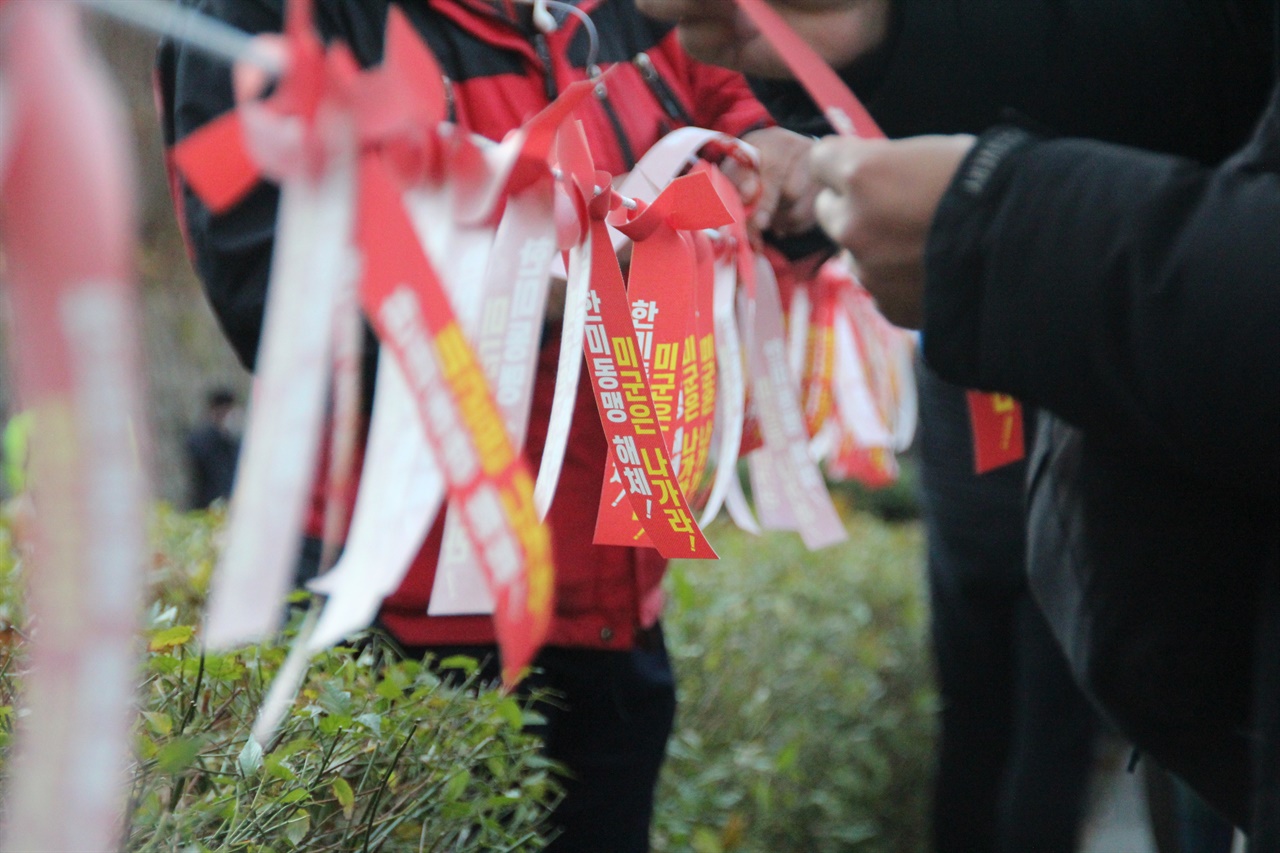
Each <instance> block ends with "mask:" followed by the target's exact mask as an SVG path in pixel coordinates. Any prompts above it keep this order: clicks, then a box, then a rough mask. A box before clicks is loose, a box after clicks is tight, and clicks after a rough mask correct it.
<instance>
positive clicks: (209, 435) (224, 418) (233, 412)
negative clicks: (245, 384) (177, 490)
mask: <svg viewBox="0 0 1280 853" xmlns="http://www.w3.org/2000/svg"><path fill="white" fill-rule="evenodd" d="M240 411H241V410H240V406H239V404H238V403H237V402H236V396H235V394H234V393H232V391H231V390H230V389H229V388H215V389H213V390H212V391H210V392H209V393H208V395H207V396H206V398H205V409H204V417H203V418H202V419H201V421H200V423H199V424H197V425H196V426H195V428H194V429H192V430H191V432H189V433H187V440H186V442H185V443H184V447H185V449H186V453H187V475H188V477H189V480H190V483H189V485H190V493H189V494H190V498H189V500H188V509H208V508H209V505H210V504H212V503H213V502H214V501H219V500H220V501H225V500H227V499H229V498H230V497H231V489H232V486H233V485H234V483H235V479H236V462H237V460H238V459H239V458H240Z"/></svg>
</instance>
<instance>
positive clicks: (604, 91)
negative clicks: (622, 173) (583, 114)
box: [587, 65, 636, 172]
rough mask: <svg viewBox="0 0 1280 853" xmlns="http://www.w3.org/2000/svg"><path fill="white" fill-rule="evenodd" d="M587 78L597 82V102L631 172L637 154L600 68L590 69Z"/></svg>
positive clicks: (596, 66) (592, 67)
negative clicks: (601, 77)
mask: <svg viewBox="0 0 1280 853" xmlns="http://www.w3.org/2000/svg"><path fill="white" fill-rule="evenodd" d="M587 76H589V77H590V78H591V79H592V80H595V81H596V88H595V95H596V100H597V101H599V102H600V106H601V108H602V109H604V114H605V116H606V117H607V118H608V119H609V124H610V125H612V126H613V135H614V136H615V137H617V139H618V148H619V150H620V151H621V152H622V161H623V164H624V165H625V166H626V171H628V172H630V171H631V170H632V169H634V168H635V167H636V152H635V149H634V148H632V147H631V140H630V139H628V138H627V131H626V130H625V129H624V128H623V127H622V119H620V118H618V113H617V111H616V110H615V109H614V108H613V102H612V101H610V100H609V89H608V87H607V86H605V84H604V81H603V80H600V66H598V65H593V66H591V67H590V68H588V69H587Z"/></svg>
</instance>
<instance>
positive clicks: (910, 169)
mask: <svg viewBox="0 0 1280 853" xmlns="http://www.w3.org/2000/svg"><path fill="white" fill-rule="evenodd" d="M973 144H974V138H973V137H972V136H920V137H916V138H914V139H904V140H901V141H897V142H890V141H883V140H882V141H866V140H859V139H837V138H835V137H832V138H829V139H824V140H822V141H821V142H819V143H818V144H817V145H815V146H814V148H813V154H812V156H811V158H810V161H809V165H810V170H811V172H812V174H813V178H814V180H815V181H817V182H818V183H819V184H821V185H822V186H824V187H825V189H823V191H822V192H821V194H820V195H819V196H818V200H817V216H818V222H819V223H820V224H821V225H822V227H823V228H824V229H825V230H826V232H827V233H828V234H829V235H830V236H831V239H833V240H835V242H836V243H837V244H839V245H840V246H843V247H844V248H846V249H848V250H849V251H850V252H851V253H852V254H853V259H854V262H855V263H856V266H857V272H858V279H859V281H861V282H862V284H863V286H865V287H866V288H867V290H869V291H870V292H871V294H872V295H873V296H875V298H876V302H877V304H878V305H879V308H880V312H881V313H882V314H884V316H885V317H886V318H888V320H889V321H890V322H892V323H894V324H896V325H899V326H904V327H907V328H918V327H919V326H920V323H921V320H922V319H923V307H924V306H923V303H924V251H925V243H926V242H927V240H928V237H929V228H930V226H931V225H932V223H933V217H934V214H935V213H936V212H937V210H938V202H940V201H941V200H942V196H943V193H945V192H946V189H947V186H948V185H950V183H951V180H952V178H953V177H954V176H955V173H956V170H957V169H958V168H959V167H960V163H961V161H962V160H964V157H965V155H966V154H968V153H969V150H970V149H971V148H973Z"/></svg>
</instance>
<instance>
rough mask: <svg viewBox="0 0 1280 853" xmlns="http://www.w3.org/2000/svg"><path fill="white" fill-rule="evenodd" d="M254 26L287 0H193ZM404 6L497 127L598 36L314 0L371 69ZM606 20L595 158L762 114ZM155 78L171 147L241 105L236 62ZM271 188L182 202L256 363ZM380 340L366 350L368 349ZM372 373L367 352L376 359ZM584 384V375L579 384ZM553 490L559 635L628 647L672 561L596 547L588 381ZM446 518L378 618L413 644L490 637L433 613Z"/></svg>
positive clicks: (188, 61) (547, 361)
mask: <svg viewBox="0 0 1280 853" xmlns="http://www.w3.org/2000/svg"><path fill="white" fill-rule="evenodd" d="M184 1H185V2H187V4H188V5H191V6H193V7H195V8H197V9H199V10H201V11H203V12H205V13H206V14H210V15H213V16H214V17H217V18H219V19H221V20H223V21H226V22H228V23H230V24H232V25H233V26H236V27H238V28H240V29H243V30H245V31H248V32H269V31H270V32H274V31H278V30H279V29H280V27H281V21H282V16H283V0H184ZM392 2H395V4H396V5H397V6H399V7H400V8H401V9H403V11H404V12H405V13H406V14H407V15H408V17H409V20H410V21H412V22H413V24H414V26H415V27H416V29H417V30H418V32H419V33H420V34H421V35H422V36H423V38H424V39H425V41H426V42H427V44H428V45H429V46H430V48H431V50H432V52H433V53H435V55H436V57H437V59H438V60H439V62H440V65H441V67H442V69H443V70H444V73H445V74H446V75H447V77H448V78H449V81H448V82H449V91H450V93H451V98H452V108H453V112H454V116H455V118H456V120H457V121H458V123H459V124H460V125H462V126H463V127H465V128H466V129H468V130H470V131H472V132H475V133H479V134H482V135H484V136H487V137H489V138H493V139H499V138H501V137H502V136H503V135H505V134H506V133H507V132H508V131H510V130H512V129H514V128H515V127H518V126H519V124H520V123H521V122H522V121H523V120H525V119H526V118H528V117H529V116H531V115H533V114H534V113H535V112H537V111H538V110H539V109H541V108H542V107H543V106H545V105H546V104H547V103H548V102H549V101H550V100H551V99H552V98H553V97H554V96H555V95H556V94H557V93H558V92H559V91H560V90H562V89H563V88H564V87H565V86H567V85H568V84H569V83H571V82H574V81H576V80H581V79H584V78H586V77H588V76H589V75H590V73H591V72H592V70H593V69H589V68H588V67H587V63H588V56H589V53H590V41H589V38H588V36H587V33H586V31H585V29H584V28H583V26H582V24H581V23H580V22H579V21H578V20H577V18H575V17H573V16H567V17H565V18H564V20H563V21H562V23H561V26H560V28H559V29H558V30H557V31H555V32H553V33H550V34H546V35H544V34H541V33H539V32H537V31H536V30H535V29H534V28H533V27H532V25H531V24H530V23H529V21H528V14H527V11H526V7H521V6H517V5H516V4H513V3H511V2H502V1H501V0H499V1H498V2H485V0H317V3H316V18H317V25H318V26H319V27H320V30H321V32H322V34H323V35H324V36H325V37H326V38H328V39H341V40H342V41H344V42H346V43H347V44H348V45H350V47H351V48H352V50H353V51H354V52H355V54H356V56H357V58H358V59H359V60H360V62H361V63H363V64H365V65H372V64H376V63H377V62H378V61H379V59H380V57H381V54H382V40H383V31H384V27H385V22H386V15H387V9H388V7H389V6H390V5H391V3H392ZM577 5H578V7H579V8H580V9H581V10H582V11H583V12H585V13H586V14H588V15H590V17H591V19H592V21H593V22H594V23H595V25H596V29H597V31H598V32H599V51H598V56H597V58H596V63H597V64H598V65H599V66H601V68H602V69H608V68H610V67H612V66H621V67H619V68H618V69H617V70H616V71H615V72H614V73H612V74H611V75H610V76H609V78H608V82H607V85H606V86H604V87H601V90H600V92H599V96H598V97H597V98H595V99H592V100H591V101H590V102H588V103H587V104H585V105H584V106H582V107H580V108H579V109H578V111H577V113H576V115H575V118H577V119H580V120H581V121H582V122H583V124H584V126H585V127H586V131H587V136H588V139H589V140H590V142H591V145H592V150H593V152H594V154H595V156H596V159H597V163H598V164H599V165H600V166H601V167H602V168H606V169H608V170H609V171H610V172H612V173H614V174H621V173H624V172H626V171H628V170H630V168H631V167H632V166H633V165H634V164H635V161H636V160H637V159H638V158H639V157H640V156H642V155H643V154H644V152H645V151H647V150H648V149H649V147H650V146H652V145H653V144H654V143H655V142H656V141H657V140H658V139H660V138H661V137H662V136H663V135H664V134H666V133H667V132H669V131H670V130H672V129H674V128H675V127H679V126H683V125H690V124H691V125H698V126H703V127H711V128H715V129H717V130H722V131H724V132H726V133H729V134H732V135H741V134H743V133H745V132H746V131H748V130H751V129H753V128H756V127H760V126H763V125H764V124H765V123H766V122H767V115H766V113H765V111H764V109H763V107H761V106H760V104H759V103H758V102H757V101H756V100H755V98H754V97H753V96H752V95H751V93H750V90H749V89H748V88H747V85H746V83H745V81H744V80H743V79H742V78H741V77H740V76H738V75H737V74H734V73H732V72H729V71H725V70H723V69H720V68H714V67H711V66H707V65H703V64H701V63H697V62H695V61H693V60H691V59H689V58H688V57H687V56H686V55H685V54H684V52H683V51H682V50H681V49H680V47H679V45H678V44H677V42H676V39H675V35H674V33H673V32H671V30H670V28H669V27H667V26H664V25H661V24H659V23H657V22H654V21H651V20H649V19H647V18H645V17H643V16H642V15H640V14H639V12H637V11H636V9H635V7H634V4H633V3H632V2H631V0H582V1H581V2H579V3H578V4H577ZM158 84H159V85H158V88H159V92H160V100H161V105H162V112H163V113H164V115H165V120H164V123H165V132H166V135H167V140H166V141H167V142H169V143H170V144H172V143H173V142H175V141H176V140H179V139H181V138H182V137H184V136H185V135H186V134H188V133H190V132H191V131H193V130H195V129H196V128H198V127H200V126H201V125H203V124H204V123H205V122H207V121H209V120H210V119H212V118H214V117H216V116H218V115H220V114H222V113H223V112H226V111H227V110H229V109H230V108H231V107H232V105H233V102H234V99H233V96H232V92H231V82H230V73H229V70H228V69H227V67H226V66H225V65H223V64H221V63H219V62H217V61H215V60H210V59H208V58H206V57H204V56H202V55H200V54H199V53H197V52H195V51H192V50H187V49H184V48H183V47H182V45H180V44H176V43H172V42H166V43H165V44H163V45H162V46H161V49H160V54H159V58H158ZM277 202H278V190H277V189H276V188H275V187H273V186H270V185H267V184H264V185H262V186H260V187H258V188H257V189H256V190H255V191H254V192H253V193H252V194H251V195H250V196H249V197H248V198H247V199H246V200H245V201H244V202H242V203H241V204H240V205H239V206H238V207H237V208H235V209H234V210H232V211H230V212H228V213H226V214H223V215H218V216H215V215H213V214H212V213H211V212H210V211H209V210H208V209H207V208H205V207H204V205H202V204H201V203H200V202H199V200H198V199H196V198H195V197H194V196H193V195H191V194H190V193H184V194H183V195H182V198H181V199H180V206H181V209H182V214H183V218H184V219H185V225H186V229H187V233H188V235H189V239H190V243H191V248H192V253H193V256H194V261H195V264H196V267H197V270H198V272H199V274H200V277H201V279H202V281H203V282H204V287H205V291H206V293H207V294H208V297H209V301H210V304H211V305H212V306H213V309H214V312H215V314H216V315H217V317H218V320H219V322H220V323H221V324H222V328H223V330H224V332H225V333H226V335H227V338H228V340H229V341H230V342H231V344H232V346H233V347H234V348H235V350H236V352H237V354H238V355H239V357H240V359H241V360H242V361H243V363H244V364H245V366H246V367H248V368H250V369H252V368H253V364H254V356H255V354H256V351H257V346H258V338H259V334H260V330H261V325H262V314H263V304H264V300H265V294H266V287H267V276H268V271H269V268H270V262H271V247H272V239H273V236H274V231H275V215H276V206H277ZM558 349H559V342H558V340H557V338H556V336H555V335H554V334H552V335H548V336H547V341H546V344H545V345H544V347H543V350H542V353H541V357H540V363H539V369H538V377H537V383H536V387H535V392H534V404H533V415H532V420H531V424H530V430H529V439H528V443H527V446H526V455H527V456H528V457H529V458H530V459H531V461H533V462H534V463H536V461H537V460H538V459H539V458H540V457H541V453H542V447H543V444H544V443H545V438H546V421H547V417H548V415H549V411H550V402H551V395H552V390H553V387H552V386H553V381H554V375H555V365H556V360H557V357H558ZM371 351H372V348H371ZM369 364H370V370H369V371H368V373H369V375H370V376H372V370H373V365H374V361H373V359H372V358H371V359H370V362H369ZM584 381H585V380H584ZM569 442H570V444H569V449H568V453H567V454H566V460H565V466H564V470H563V473H562V476H561V481H560V489H559V492H558V494H557V497H556V500H555V502H554V503H553V505H552V507H551V511H550V513H549V515H548V519H547V520H548V523H549V525H550V527H551V533H552V546H553V549H554V552H555V558H556V569H557V585H556V599H557V604H556V619H555V620H554V622H553V625H552V629H551V637H550V642H551V644H553V645H569V646H592V647H601V648H626V647H628V646H630V645H631V644H632V642H633V641H634V638H635V635H636V632H637V631H638V630H639V629H640V628H642V627H644V626H643V625H642V624H641V623H642V621H644V620H642V619H641V617H640V613H641V609H642V604H643V603H644V602H645V601H646V599H649V600H651V598H652V596H653V594H654V592H655V589H656V587H657V586H658V584H659V582H660V581H661V578H662V574H663V571H664V569H665V562H664V561H663V560H661V559H660V558H659V557H658V555H657V554H656V552H653V551H648V550H636V549H629V548H615V547H598V546H595V545H593V544H591V538H592V534H593V530H594V526H595V513H596V509H597V501H598V498H599V494H600V487H601V480H602V477H603V472H604V465H605V459H606V456H607V446H606V444H605V439H604V434H603V431H602V430H601V428H600V424H599V419H598V416H597V414H596V412H595V405H594V400H593V397H592V395H591V393H590V391H589V389H587V388H586V387H585V386H584V387H583V388H582V389H580V393H579V396H578V408H577V410H576V411H575V414H574V421H573V427H572V431H571V433H570V438H569ZM441 528H442V525H441V524H440V523H437V524H436V526H435V528H434V529H433V530H432V532H431V535H430V537H429V538H428V540H427V543H426V544H425V546H424V548H423V551H422V553H421V554H420V555H419V557H418V559H417V561H416V562H415V565H414V567H413V569H412V570H411V571H410V574H409V576H408V577H407V578H406V580H405V582H404V584H403V585H402V587H401V589H400V590H398V591H397V592H396V593H395V594H394V595H392V596H391V597H390V598H389V599H388V600H387V602H386V603H385V605H384V608H383V612H382V615H381V619H382V622H383V623H384V624H385V625H386V626H387V627H388V628H389V629H390V630H391V631H392V633H393V634H395V635H396V637H397V638H398V639H399V640H400V641H401V642H403V643H405V644H406V645H411V646H424V645H455V644H475V643H487V642H491V641H492V639H493V633H492V628H491V625H490V620H489V618H488V617H487V616H481V617H470V616H464V617H444V618H428V617H427V616H426V609H427V604H428V601H429V598H430V591H431V587H432V584H433V582H434V577H435V562H436V555H437V554H438V551H439V544H440V534H441Z"/></svg>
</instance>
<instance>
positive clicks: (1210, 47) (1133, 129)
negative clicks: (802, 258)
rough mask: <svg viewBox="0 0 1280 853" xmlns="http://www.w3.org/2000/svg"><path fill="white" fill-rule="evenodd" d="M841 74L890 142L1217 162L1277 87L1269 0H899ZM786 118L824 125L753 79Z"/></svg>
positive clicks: (807, 128)
mask: <svg viewBox="0 0 1280 853" xmlns="http://www.w3.org/2000/svg"><path fill="white" fill-rule="evenodd" d="M892 8H893V19H892V26H891V28H890V35H889V37H888V38H887V39H886V42H885V44H884V45H882V47H881V48H880V49H879V50H877V51H876V52H875V53H874V54H873V55H870V56H867V57H864V58H863V59H862V60H860V61H859V62H858V63H857V64H856V65H854V66H853V67H851V68H847V69H844V71H843V73H842V76H843V77H844V79H845V82H847V83H848V84H849V85H850V87H851V88H852V89H853V90H854V91H855V92H856V93H857V94H858V96H859V97H860V98H862V99H863V101H864V102H865V103H866V105H867V108H868V109H869V110H870V111H871V114H872V115H873V116H874V117H875V119H876V120H877V122H879V123H880V126H881V127H882V128H883V129H884V131H885V133H886V134H887V135H889V136H891V137H901V136H912V135H917V134H922V133H978V132H981V131H983V130H986V129H987V128H989V127H991V126H992V125H994V124H997V123H999V122H1000V121H1001V119H1002V116H1005V115H1007V114H1008V113H1009V112H1014V113H1017V114H1019V115H1021V116H1023V117H1025V118H1026V119H1027V120H1029V121H1030V122H1031V123H1034V124H1036V125H1038V126H1040V127H1043V128H1044V129H1045V130H1047V131H1049V132H1052V133H1056V134H1064V135H1071V136H1087V137H1092V138H1098V139H1106V140H1108V141H1112V142H1120V143H1123V144H1126V145H1136V146H1139V147H1143V148H1150V149H1153V150H1157V151H1167V152H1170V153H1177V154H1182V155H1184V156H1188V157H1193V158H1195V159H1197V160H1201V161H1202V162H1216V161H1218V160H1220V159H1222V158H1223V157H1224V156H1226V155H1227V154H1228V153H1230V152H1231V151H1233V150H1235V149H1236V148H1237V147H1238V146H1239V145H1240V143H1241V142H1242V141H1243V140H1244V138H1245V137H1246V135H1247V134H1248V132H1249V129H1250V128H1251V127H1252V126H1253V123H1254V121H1255V120H1256V119H1257V116H1258V115H1259V113H1261V111H1262V109H1263V107H1264V105H1265V103H1266V95H1267V91H1268V90H1269V87H1270V65H1269V62H1268V57H1269V56H1270V39H1269V36H1270V28H1269V27H1270V20H1269V17H1268V16H1269V8H1270V7H1269V4H1268V3H1267V2H1266V0H958V2H947V3H944V2H938V0H893V7H892ZM752 82H753V87H754V88H755V89H756V92H757V94H758V95H759V96H761V99H762V100H763V101H764V102H765V104H766V106H768V107H769V108H770V111H771V112H773V113H774V115H775V117H776V118H778V119H779V121H780V123H782V124H784V125H786V126H790V127H793V128H795V129H799V130H801V131H804V132H810V133H822V132H829V131H827V129H826V128H825V126H824V123H822V122H821V120H820V117H819V116H818V111H817V110H816V108H814V106H813V103H812V101H811V100H809V98H808V96H807V95H805V94H804V92H803V90H801V89H800V88H799V87H798V86H797V85H796V84H794V83H779V82H771V81H759V80H756V81H752Z"/></svg>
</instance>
